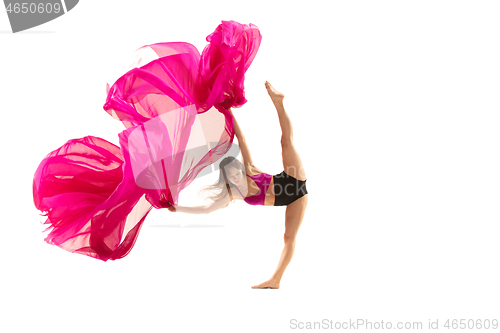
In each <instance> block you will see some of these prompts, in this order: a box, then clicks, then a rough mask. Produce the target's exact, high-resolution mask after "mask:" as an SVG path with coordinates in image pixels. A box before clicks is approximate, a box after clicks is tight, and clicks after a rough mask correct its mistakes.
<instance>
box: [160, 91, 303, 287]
mask: <svg viewBox="0 0 500 333" xmlns="http://www.w3.org/2000/svg"><path fill="white" fill-rule="evenodd" d="M265 86H266V89H267V92H268V94H269V96H270V97H271V100H272V101H273V103H274V106H275V107H276V110H277V111H278V118H279V122H280V125H281V132H282V136H281V147H282V156H283V168H284V171H283V172H281V173H280V174H278V175H274V176H271V175H269V174H266V173H263V172H262V171H261V170H260V169H259V168H257V167H256V166H255V165H254V164H253V160H252V156H251V155H250V150H249V148H248V146H247V144H246V142H245V137H244V136H243V133H242V132H241V129H240V127H239V125H238V122H237V121H236V118H235V117H234V115H233V123H234V133H235V135H236V137H237V139H238V144H239V147H240V151H241V155H242V159H243V163H242V162H240V161H238V160H237V159H235V158H234V157H226V158H224V159H223V160H222V161H221V162H220V164H219V180H218V181H217V182H216V183H215V184H214V185H212V186H210V187H209V188H208V189H210V190H219V193H218V194H216V195H214V196H213V197H212V200H213V202H212V203H211V204H208V205H206V206H198V207H182V206H172V207H170V208H169V210H170V211H171V212H175V211H177V212H183V213H191V214H207V213H210V212H213V211H216V210H218V209H220V208H223V207H226V206H227V205H228V204H229V202H230V201H232V200H234V199H238V200H244V201H245V202H246V203H248V204H250V205H265V206H287V207H286V212H285V235H284V241H285V247H284V249H283V252H282V254H281V258H280V261H279V263H278V267H277V269H276V271H275V272H274V274H273V275H272V276H271V278H270V279H269V280H267V281H265V282H263V283H261V284H259V285H255V286H252V288H254V289H264V288H266V289H278V288H279V286H280V281H281V278H282V276H283V273H284V272H285V269H286V267H287V266H288V264H289V263H290V261H291V260H292V257H293V252H294V249H295V240H296V238H297V233H298V231H299V227H300V224H301V223H302V219H303V218H304V212H305V210H306V206H307V201H308V195H307V189H306V184H305V183H306V174H305V171H304V168H303V166H302V161H301V159H300V156H299V154H298V153H297V151H296V150H295V147H294V145H293V131H292V123H291V121H290V118H289V117H288V115H287V113H286V112H285V109H284V107H283V98H284V97H285V96H284V95H283V94H282V93H280V92H278V91H276V90H275V89H274V88H273V87H272V86H271V84H270V83H269V82H267V81H266V83H265ZM230 111H231V110H230ZM231 114H232V111H231ZM246 176H248V177H246ZM234 189H236V191H233V190H234Z"/></svg>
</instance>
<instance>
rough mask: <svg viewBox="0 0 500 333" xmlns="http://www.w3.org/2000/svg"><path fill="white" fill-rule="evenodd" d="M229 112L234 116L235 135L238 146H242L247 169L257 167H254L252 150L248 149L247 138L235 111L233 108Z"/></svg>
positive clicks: (242, 154)
mask: <svg viewBox="0 0 500 333" xmlns="http://www.w3.org/2000/svg"><path fill="white" fill-rule="evenodd" d="M229 111H231V114H232V115H233V126H234V135H235V136H236V138H237V139H238V145H239V146H240V151H241V156H243V163H244V165H245V167H248V166H251V167H255V166H254V165H253V160H252V155H251V154H250V149H249V148H248V145H247V142H246V140H245V136H244V135H243V132H242V131H241V128H240V125H239V124H238V121H237V120H236V117H235V116H234V114H233V110H231V108H229Z"/></svg>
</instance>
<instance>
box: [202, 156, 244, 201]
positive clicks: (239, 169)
mask: <svg viewBox="0 0 500 333" xmlns="http://www.w3.org/2000/svg"><path fill="white" fill-rule="evenodd" d="M245 180H246V173H245V166H244V165H243V163H241V162H240V161H238V160H237V159H236V158H234V157H231V156H229V157H226V158H224V159H223V160H222V161H221V162H220V163H219V179H218V180H217V181H216V182H215V184H213V185H210V186H208V187H206V188H204V189H203V190H202V191H210V192H212V193H214V194H213V195H210V196H209V198H210V199H212V200H213V201H217V200H220V199H222V198H224V197H225V196H226V195H227V194H228V193H229V195H230V198H231V200H233V195H232V191H231V188H232V187H235V186H237V185H238V186H240V185H241V184H242V183H243V182H244V181H245Z"/></svg>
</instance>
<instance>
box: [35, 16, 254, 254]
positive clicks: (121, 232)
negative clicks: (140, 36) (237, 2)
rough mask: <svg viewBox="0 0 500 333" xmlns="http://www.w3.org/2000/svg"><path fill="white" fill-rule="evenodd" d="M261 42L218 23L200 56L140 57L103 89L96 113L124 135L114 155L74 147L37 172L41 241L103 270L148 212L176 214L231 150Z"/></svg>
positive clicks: (94, 142) (103, 147) (146, 49)
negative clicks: (235, 110) (188, 192)
mask: <svg viewBox="0 0 500 333" xmlns="http://www.w3.org/2000/svg"><path fill="white" fill-rule="evenodd" d="M261 38H262V37H261V35H260V32H259V30H258V28H257V27H256V26H255V25H252V24H249V25H243V24H240V23H237V22H234V21H222V24H220V25H219V26H218V27H217V29H216V30H215V31H214V32H213V33H212V34H210V35H209V36H208V37H207V41H208V42H209V44H208V45H207V46H206V47H205V49H204V50H203V52H202V54H201V55H200V53H199V52H198V50H197V49H196V48H195V47H194V46H193V45H191V44H188V43H183V42H176V43H158V44H152V45H146V46H143V47H142V48H140V49H138V53H137V54H138V55H139V58H138V61H137V62H136V63H134V64H133V65H132V67H134V68H132V69H130V70H129V71H127V72H126V73H125V74H124V75H122V76H121V77H120V78H119V79H117V80H116V81H115V82H114V83H113V84H112V85H110V84H108V85H107V93H108V95H107V99H106V103H105V104H104V110H105V111H106V112H108V113H109V114H110V115H111V116H112V117H114V118H115V119H117V120H120V121H121V122H122V123H123V124H124V126H125V127H126V129H125V130H124V131H123V132H121V133H119V135H118V136H119V144H120V146H119V147H118V146H116V145H114V144H112V143H110V142H108V141H106V140H104V139H101V138H97V137H92V136H87V137H84V138H80V139H72V140H69V141H68V142H66V143H65V144H64V145H63V146H62V147H60V148H58V149H56V150H54V151H53V152H51V153H50V154H48V155H47V156H46V157H45V158H44V159H43V161H42V162H41V163H40V165H39V167H38V168H37V170H36V172H35V175H34V180H33V198H34V203H35V206H36V208H37V209H39V210H41V211H42V212H44V214H45V215H46V216H47V220H46V221H45V222H44V223H45V224H49V227H48V228H47V229H46V230H45V231H47V230H50V233H49V234H48V236H47V237H46V239H45V241H46V242H47V243H49V244H53V245H57V246H59V247H61V248H62V249H64V250H67V251H70V252H75V253H81V254H85V255H87V256H90V257H93V258H97V259H100V260H103V261H106V260H115V259H119V258H123V257H125V256H126V255H127V254H128V253H129V252H130V250H131V249H132V247H133V246H134V243H135V241H136V239H137V236H138V234H139V231H140V229H141V226H142V224H143V222H144V219H145V218H146V216H147V214H148V213H149V212H150V211H151V209H152V208H153V207H154V208H158V209H159V208H168V207H170V205H171V204H174V205H175V204H177V200H178V197H179V193H180V192H181V191H182V190H183V189H184V188H186V187H187V186H188V185H189V184H190V183H191V182H192V181H193V180H194V179H195V178H196V176H198V175H199V174H200V172H201V171H202V170H203V169H204V168H205V167H207V166H209V165H210V164H212V163H215V162H216V161H218V160H219V159H220V158H221V157H222V156H224V154H225V153H226V152H227V151H228V150H229V148H230V147H231V144H232V141H233V138H234V128H233V122H232V115H231V113H230V112H229V111H228V108H230V107H239V106H241V105H243V104H245V103H246V99H245V94H244V74H245V72H246V71H247V69H248V68H249V66H250V64H251V63H252V61H253V59H254V58H255V55H256V53H257V50H258V48H259V46H260V42H261ZM146 55H147V56H146Z"/></svg>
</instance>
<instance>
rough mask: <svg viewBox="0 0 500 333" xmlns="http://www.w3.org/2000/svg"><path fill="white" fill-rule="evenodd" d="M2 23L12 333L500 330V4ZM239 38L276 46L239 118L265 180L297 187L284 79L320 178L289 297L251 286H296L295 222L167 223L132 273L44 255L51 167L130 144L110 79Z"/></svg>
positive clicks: (256, 69)
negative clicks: (139, 65) (216, 38)
mask: <svg viewBox="0 0 500 333" xmlns="http://www.w3.org/2000/svg"><path fill="white" fill-rule="evenodd" d="M2 13H3V14H0V32H1V33H0V51H1V52H0V59H1V62H0V95H1V97H2V98H1V101H2V104H1V112H2V121H3V128H4V129H3V131H2V133H1V138H2V164H1V171H2V176H3V184H4V186H3V193H4V194H3V195H2V201H1V208H2V212H3V214H2V215H3V218H2V241H1V242H0V249H1V253H2V258H1V259H2V260H1V263H2V268H1V271H2V274H1V278H0V281H1V283H0V286H1V287H0V288H1V295H2V296H1V299H2V305H3V310H2V312H1V313H0V319H1V320H0V322H1V324H0V327H1V330H2V331H5V332H27V331H30V332H69V331H70V332H90V331H91V332H109V331H110V330H112V331H117V332H118V331H119V332H137V331H144V332H198V331H212V330H217V331H219V332H289V331H300V329H298V328H297V329H294V328H293V327H292V325H291V320H293V319H295V320H297V321H300V322H304V323H305V322H314V321H322V320H323V319H326V320H333V321H335V322H340V321H349V320H353V321H356V320H357V319H365V320H369V321H372V322H381V321H382V320H383V321H384V322H393V323H396V322H399V321H401V322H406V321H410V322H416V321H420V322H422V323H423V328H424V330H422V331H426V328H427V324H428V321H429V320H437V319H439V323H440V325H441V324H443V323H444V322H445V320H446V319H448V318H449V319H474V320H477V319H483V320H484V319H494V318H495V317H494V316H495V315H496V316H497V317H496V319H500V318H498V313H500V312H499V311H498V310H499V296H500V290H499V284H498V281H499V279H500V270H499V261H498V253H499V250H500V245H499V244H500V243H499V242H498V234H499V229H500V228H499V215H500V214H499V209H498V203H499V199H500V190H499V189H500V179H499V178H500V177H499V172H498V170H499V168H500V157H499V149H500V147H499V144H498V143H499V139H500V131H499V130H498V127H499V120H500V115H499V93H498V92H499V88H500V79H499V78H500V65H499V64H500V61H499V59H500V46H499V44H498V40H499V38H500V21H499V20H498V17H499V14H500V4H498V2H495V1H481V2H475V1H418V2H416V1H411V2H410V1H307V2H302V3H294V2H290V1H252V2H245V3H243V2H235V1H185V2H180V1H179V2H178V1H151V0H147V1H140V2H139V1H135V2H132V1H127V2H125V1H117V0H107V1H90V0H85V1H80V3H79V4H78V5H77V6H76V7H75V8H74V9H73V10H72V11H70V12H69V13H68V14H66V15H65V16H63V17H61V18H59V19H56V20H54V21H51V22H48V23H46V24H44V25H42V26H39V27H35V28H33V29H30V30H27V31H25V32H20V33H17V34H12V33H11V32H10V26H9V23H8V19H7V14H6V13H5V12H4V11H2ZM221 20H236V21H238V22H240V23H253V24H255V25H257V26H258V27H259V29H260V30H261V33H262V36H263V40H262V45H261V48H260V50H259V52H258V53H257V57H256V59H255V61H254V62H253V64H252V65H251V66H250V68H249V70H248V72H247V76H246V81H245V86H246V97H247V99H248V103H247V104H246V105H245V106H243V107H242V108H241V109H237V110H236V111H235V115H236V117H237V119H238V121H239V122H240V124H241V126H242V128H243V131H244V133H245V135H246V137H247V141H248V142H249V145H250V147H251V149H252V155H253V158H254V161H255V163H256V165H257V166H258V167H259V168H261V169H262V170H264V171H265V172H267V173H271V174H276V173H279V172H281V171H282V164H281V154H280V148H281V147H280V143H279V140H280V129H279V123H278V118H277V115H276V113H275V110H274V108H273V105H272V103H271V102H270V100H269V97H268V96H267V93H266V91H265V88H264V82H265V81H266V80H268V81H270V82H271V83H272V84H273V85H274V86H275V87H276V88H277V89H278V90H280V91H282V92H283V93H284V94H285V95H286V97H285V107H286V109H287V111H288V113H289V114H290V117H291V119H292V121H293V125H294V139H295V145H296V147H297V150H298V151H299V153H300V154H301V157H302V160H303V162H304V166H305V168H306V172H307V176H308V184H307V185H308V191H309V193H310V198H309V206H308V210H307V212H306V216H305V219H304V222H303V224H302V226H301V229H300V232H299V236H298V240H297V246H296V251H295V256H294V258H293V260H292V262H291V264H290V265H289V267H288V269H287V271H286V273H285V275H284V277H283V280H282V282H281V289H280V290H252V289H251V288H250V286H251V285H254V284H258V283H261V282H263V281H265V280H267V279H268V278H269V277H270V276H271V274H272V273H273V272H274V269H275V268H276V265H277V263H278V260H279V256H280V254H281V250H282V245H283V244H282V242H283V241H282V235H283V231H284V209H285V208H284V207H275V208H272V207H271V208H270V207H250V206H247V205H245V204H244V203H243V202H237V203H235V204H232V205H231V206H230V207H228V208H226V209H223V210H220V211H217V212H215V213H213V214H210V215H200V216H199V215H188V214H181V213H177V214H173V213H170V212H169V211H167V210H157V211H152V212H151V213H150V214H149V215H148V217H147V218H146V222H145V224H144V226H143V228H142V230H141V232H140V235H139V237H138V240H137V242H136V244H135V246H134V248H133V249H132V251H131V253H130V254H129V255H128V256H127V257H125V258H124V259H120V260H117V261H108V262H101V261H99V260H95V259H92V258H89V257H86V256H83V255H79V254H71V253H68V252H66V251H64V250H62V249H59V248H57V247H55V246H51V245H48V244H46V243H45V242H44V241H43V238H44V235H43V234H42V231H43V230H44V228H45V226H44V225H42V224H41V223H40V222H41V221H43V220H44V219H43V217H42V216H40V215H39V212H38V211H37V210H36V209H35V208H34V205H33V198H32V180H33V174H34V172H35V170H36V168H37V166H38V164H39V163H40V162H41V160H42V159H43V158H44V156H45V155H47V154H48V153H49V152H51V151H52V150H54V149H56V148H58V147H60V146H61V145H62V144H64V143H65V142H66V141H67V140H69V139H72V138H79V137H83V136H86V135H93V136H98V137H102V138H104V139H106V140H108V141H110V142H113V143H115V144H118V136H117V135H118V133H119V132H120V131H122V130H123V129H124V127H123V126H122V124H121V123H120V122H118V121H116V120H114V119H113V118H112V117H110V116H109V115H108V114H107V113H106V112H105V111H104V110H103V109H102V106H103V104H104V101H105V97H106V94H105V83H106V80H107V78H108V77H110V76H111V75H112V74H113V73H114V72H115V71H116V70H118V69H119V68H120V67H121V66H123V65H125V64H126V63H125V62H126V61H127V59H128V57H129V56H130V55H131V54H132V53H133V52H134V50H136V49H137V48H139V47H141V46H143V45H147V44H152V43H158V42H170V41H184V42H189V43H192V44H193V45H195V46H196V47H197V48H198V50H199V51H200V52H201V51H202V50H203V48H204V47H205V45H206V44H207V43H206V41H205V37H206V36H207V35H208V34H210V33H211V32H213V30H214V29H215V28H216V27H217V25H218V24H220V21H221ZM213 176H215V174H214V175H210V176H207V179H208V177H212V178H211V179H213ZM199 180H200V181H202V180H204V179H203V178H201V179H199ZM197 182H198V180H197ZM209 182H210V181H209ZM200 184H201V183H200ZM193 193H194V192H193ZM318 330H320V329H318ZM325 330H326V331H328V329H325ZM360 330H361V329H360ZM443 330H444V329H443ZM361 331H362V330H361ZM462 331H463V330H462Z"/></svg>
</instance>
